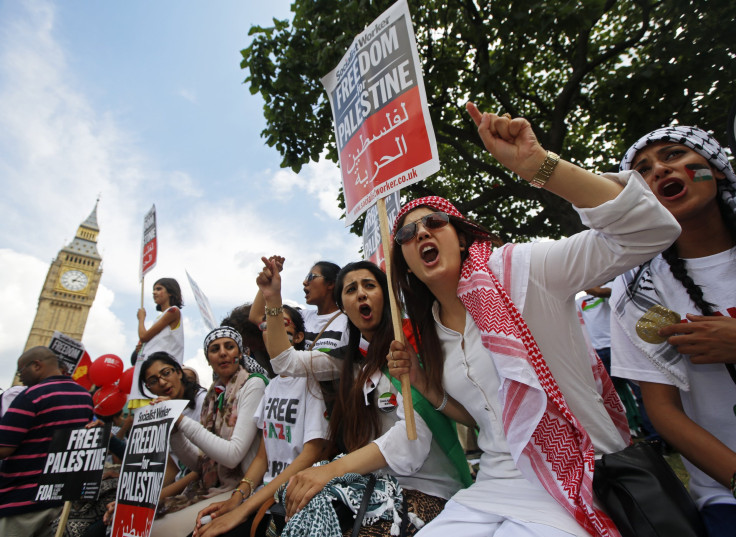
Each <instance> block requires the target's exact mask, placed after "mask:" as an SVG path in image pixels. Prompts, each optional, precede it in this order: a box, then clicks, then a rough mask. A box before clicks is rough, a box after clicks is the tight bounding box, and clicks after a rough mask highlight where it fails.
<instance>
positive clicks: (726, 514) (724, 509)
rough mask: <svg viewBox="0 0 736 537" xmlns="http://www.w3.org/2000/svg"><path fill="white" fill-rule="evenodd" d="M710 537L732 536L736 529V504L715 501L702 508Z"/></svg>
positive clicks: (701, 511)
mask: <svg viewBox="0 0 736 537" xmlns="http://www.w3.org/2000/svg"><path fill="white" fill-rule="evenodd" d="M700 514H701V515H702V516H703V522H705V527H706V528H707V529H708V537H732V536H733V534H734V530H735V529H736V505H734V504H731V503H714V504H712V505H706V506H705V507H703V508H702V509H701V510H700Z"/></svg>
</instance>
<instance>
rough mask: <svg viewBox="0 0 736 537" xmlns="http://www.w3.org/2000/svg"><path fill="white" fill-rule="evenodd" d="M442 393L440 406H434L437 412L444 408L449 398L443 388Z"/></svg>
mask: <svg viewBox="0 0 736 537" xmlns="http://www.w3.org/2000/svg"><path fill="white" fill-rule="evenodd" d="M442 393H443V394H444V395H443V396H442V402H441V403H440V406H438V407H435V410H437V411H438V412H442V411H443V410H444V409H445V407H446V406H447V400H448V399H449V397H448V396H447V392H446V391H444V390H443V391H442Z"/></svg>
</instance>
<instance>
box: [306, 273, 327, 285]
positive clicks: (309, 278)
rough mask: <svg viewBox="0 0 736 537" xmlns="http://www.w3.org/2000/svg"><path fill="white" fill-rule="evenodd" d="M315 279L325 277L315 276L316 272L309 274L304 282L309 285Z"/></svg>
mask: <svg viewBox="0 0 736 537" xmlns="http://www.w3.org/2000/svg"><path fill="white" fill-rule="evenodd" d="M315 278H324V276H322V274H315V273H314V272H310V273H309V274H307V277H306V278H304V281H305V282H307V283H309V282H311V281H312V280H313V279H315Z"/></svg>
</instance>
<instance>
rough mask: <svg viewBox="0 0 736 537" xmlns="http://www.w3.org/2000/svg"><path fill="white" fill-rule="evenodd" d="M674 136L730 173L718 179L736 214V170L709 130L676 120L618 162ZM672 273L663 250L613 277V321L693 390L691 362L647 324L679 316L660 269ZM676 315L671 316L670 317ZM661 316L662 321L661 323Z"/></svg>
mask: <svg viewBox="0 0 736 537" xmlns="http://www.w3.org/2000/svg"><path fill="white" fill-rule="evenodd" d="M663 141H664V142H673V143H677V144H682V145H685V146H687V147H689V148H690V149H692V150H693V151H695V152H697V153H698V154H699V155H701V156H702V157H703V158H705V159H706V160H707V161H708V162H709V163H710V164H711V166H713V168H715V169H716V170H718V171H720V172H722V173H723V174H724V175H725V176H726V180H725V181H717V184H718V192H719V194H720V196H721V198H722V199H723V201H724V202H725V203H726V205H727V206H728V207H729V208H730V210H731V211H733V213H734V214H736V174H735V173H734V171H733V168H732V167H731V164H730V163H729V161H728V157H727V156H726V153H725V151H724V150H723V148H722V147H721V146H720V144H719V143H718V142H717V141H716V140H715V138H713V137H712V136H711V135H710V134H708V133H707V132H705V131H704V130H702V129H700V128H698V127H686V126H672V127H665V128H662V129H657V130H655V131H652V132H650V133H649V134H647V135H646V136H642V137H641V138H640V139H639V140H638V141H637V142H636V143H635V144H634V145H632V146H631V147H630V148H629V149H628V151H626V154H625V155H624V157H623V158H622V159H621V164H620V165H619V168H620V169H621V170H622V171H623V170H630V169H631V166H632V165H633V163H634V159H635V158H636V154H637V153H638V152H639V151H641V150H642V149H644V148H645V147H647V146H648V145H651V144H653V143H657V142H663ZM665 273H669V266H668V264H667V262H666V261H665V260H664V259H663V258H662V256H657V257H655V258H654V259H652V260H651V261H649V262H647V263H645V264H644V265H642V266H641V267H640V269H639V271H631V272H629V273H627V274H624V275H623V276H622V277H619V278H618V279H617V280H616V282H615V283H614V290H613V294H612V301H611V312H612V314H613V316H614V318H613V319H612V320H611V322H612V323H613V322H615V323H618V325H619V326H620V327H621V329H622V330H623V331H624V333H625V334H626V335H627V336H628V338H629V339H630V341H631V342H632V343H633V344H634V346H636V347H637V348H639V350H641V351H642V352H643V353H644V355H645V356H646V357H647V358H648V359H649V361H650V362H651V363H653V364H654V365H655V366H656V367H657V369H659V370H660V371H661V372H662V373H663V374H664V375H665V376H666V377H667V378H668V379H669V380H670V382H671V383H672V384H673V385H675V386H677V387H678V388H680V389H681V390H686V391H687V390H689V389H690V382H689V379H688V373H687V368H686V366H685V362H684V360H683V356H682V355H681V354H680V353H679V352H677V349H676V348H675V347H673V346H672V345H670V344H669V343H667V342H666V341H664V340H663V341H659V340H658V339H657V338H656V337H655V338H652V337H647V336H646V332H647V328H646V327H644V328H642V325H646V324H647V323H653V326H652V327H651V328H649V331H650V335H651V334H652V333H654V332H656V330H657V326H664V325H666V324H672V323H674V322H678V321H679V316H677V317H676V318H675V317H673V315H676V314H674V312H671V311H670V310H668V309H667V308H666V307H665V304H666V303H667V300H666V289H667V284H666V283H665V282H663V281H662V280H661V277H660V274H665ZM670 317H672V318H670ZM657 321H659V325H657Z"/></svg>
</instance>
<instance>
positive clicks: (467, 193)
mask: <svg viewBox="0 0 736 537" xmlns="http://www.w3.org/2000/svg"><path fill="white" fill-rule="evenodd" d="M391 3H392V1H391V0H349V1H346V0H295V1H294V3H293V4H292V11H293V13H294V17H293V20H292V21H291V23H289V22H288V21H278V20H274V21H273V26H272V27H270V28H261V27H253V28H251V30H250V35H253V36H254V39H253V41H252V43H251V45H250V46H249V47H248V48H246V49H245V50H243V51H242V55H243V62H242V64H241V66H242V68H243V69H246V70H247V71H248V76H247V78H246V83H247V84H249V86H250V91H251V92H252V93H260V94H261V95H262V96H263V99H264V101H265V105H264V115H265V118H266V120H267V127H266V129H265V130H264V131H263V133H262V135H263V137H264V138H265V139H266V142H267V143H268V144H269V145H270V146H272V147H275V148H276V149H277V150H278V151H279V153H280V154H281V155H282V156H283V161H282V166H285V167H290V168H292V169H293V170H294V171H297V172H298V171H299V170H300V168H301V166H302V165H304V164H305V163H307V162H309V161H310V160H313V161H316V160H318V159H319V158H320V155H322V154H323V153H324V152H325V151H326V152H327V155H328V158H331V159H332V160H335V161H337V153H336V149H335V143H334V134H333V126H332V114H331V112H330V107H329V102H328V100H327V96H326V93H325V92H324V90H323V88H322V85H321V84H320V81H319V80H320V77H322V76H324V75H325V74H326V73H328V72H329V71H331V70H332V69H333V68H334V67H335V66H336V65H337V63H338V61H339V60H340V58H341V57H342V55H343V54H344V53H345V51H346V50H347V48H348V46H349V45H350V43H351V42H352V40H353V38H354V36H355V35H356V34H358V33H359V32H361V31H362V30H363V28H364V27H365V25H366V24H368V23H370V22H371V21H372V20H373V19H375V18H376V17H377V16H378V15H379V14H380V13H381V12H383V11H384V10H385V9H386V8H387V7H388V6H389V5H390V4H391ZM410 9H411V12H412V18H413V23H414V28H415V32H416V35H417V44H418V47H419V56H420V58H421V59H422V61H423V69H424V81H425V86H426V90H427V98H428V100H429V108H430V113H431V115H432V122H433V125H434V129H435V133H436V136H437V141H438V145H439V152H440V160H441V164H442V169H441V171H440V172H439V173H437V174H435V175H434V176H432V177H430V178H429V179H427V180H425V181H422V182H420V183H417V184H416V185H413V186H412V187H409V188H408V189H407V191H405V192H404V194H405V195H406V196H408V197H411V198H413V197H416V196H418V195H426V194H430V193H431V194H437V195H441V196H445V197H447V198H449V199H450V200H452V201H454V202H455V203H456V205H457V206H458V208H459V209H460V210H461V211H464V212H467V213H469V214H470V215H472V216H474V217H475V218H476V219H477V220H478V221H480V222H481V223H483V224H485V225H486V226H487V227H489V228H490V229H492V230H494V231H496V232H497V233H498V234H499V235H500V236H501V237H502V238H504V239H505V240H509V239H511V238H513V239H514V240H523V239H525V238H530V237H537V236H547V237H554V238H556V237H559V236H562V235H569V234H571V233H574V232H576V231H578V230H579V229H580V228H581V224H580V220H579V218H578V217H577V215H576V214H575V213H574V211H572V209H571V208H570V207H569V204H567V203H566V202H564V201H562V200H560V199H558V198H556V197H555V196H553V195H551V194H549V193H548V192H546V191H544V190H537V189H532V188H530V187H529V186H528V185H527V184H526V183H524V182H523V181H521V180H520V179H519V178H517V177H514V176H513V174H510V173H509V172H507V171H506V170H505V169H504V168H503V167H501V166H499V165H498V163H497V162H495V161H494V159H493V158H492V157H490V156H489V155H488V154H487V153H485V151H484V150H482V145H481V143H480V140H479V138H478V136H477V133H476V129H475V126H474V125H473V122H472V121H471V120H470V119H469V117H468V116H467V114H466V113H465V110H464V103H465V102H466V101H467V100H473V101H475V102H476V103H477V104H478V105H479V106H480V108H481V109H482V110H489V111H493V112H495V111H499V110H500V111H504V112H509V113H511V114H512V115H513V116H515V117H516V116H523V117H526V118H527V119H529V121H530V122H531V123H532V125H534V127H535V130H536V133H537V136H538V138H539V140H540V142H541V143H542V145H543V146H544V147H546V148H547V149H551V150H553V151H556V152H559V153H560V154H561V155H563V157H564V158H566V159H568V160H571V161H573V162H576V163H578V164H581V165H584V166H586V167H588V168H590V169H594V170H597V171H601V172H602V171H607V170H610V169H612V168H614V167H615V166H616V165H617V163H618V159H619V157H620V156H621V155H622V154H623V152H624V151H625V149H626V147H628V145H630V144H631V143H633V142H634V141H635V140H636V139H637V138H638V137H639V136H641V135H642V134H645V133H646V132H648V131H650V130H652V129H654V128H656V127H660V126H663V125H669V124H671V123H673V122H679V123H681V124H697V125H699V126H701V127H703V128H706V129H710V130H713V131H714V132H715V133H716V136H717V137H718V138H719V139H720V140H721V141H722V142H723V143H724V144H725V142H726V137H725V135H724V134H723V133H724V131H725V127H726V117H727V113H728V109H729V107H730V104H731V103H732V102H733V100H734V98H735V97H736V86H735V85H734V84H733V73H736V49H735V48H734V46H733V43H734V39H733V35H732V31H733V30H732V26H733V25H732V21H733V19H734V15H736V7H734V4H733V2H732V0H709V2H708V3H707V8H706V4H705V2H702V1H699V2H698V1H692V0H667V1H664V0H659V1H652V0H620V1H617V0H583V1H574V0H515V1H514V2H510V1H509V2H498V1H496V2H491V1H488V0H475V1H474V0H445V1H438V0H426V1H424V2H410ZM340 203H341V206H343V207H344V205H342V198H341V199H340ZM353 229H354V230H356V229H360V228H358V227H357V226H354V228H353Z"/></svg>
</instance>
